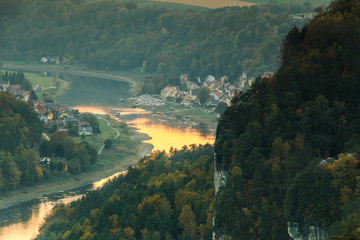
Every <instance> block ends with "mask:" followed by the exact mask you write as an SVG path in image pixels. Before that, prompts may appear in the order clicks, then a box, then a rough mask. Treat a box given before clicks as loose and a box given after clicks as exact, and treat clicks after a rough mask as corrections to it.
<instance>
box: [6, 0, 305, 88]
mask: <svg viewBox="0 0 360 240" xmlns="http://www.w3.org/2000/svg"><path fill="white" fill-rule="evenodd" d="M0 4H1V5H2V8H1V9H0V22H1V23H0V30H1V32H2V34H1V36H0V46H1V47H0V54H1V57H2V58H3V59H4V60H22V61H28V62H32V63H34V62H39V60H40V59H41V57H44V56H45V57H46V56H50V57H57V56H59V57H60V59H61V60H62V61H65V62H66V64H70V66H71V64H72V63H79V64H80V63H82V64H85V65H86V67H88V68H89V69H97V70H113V71H114V70H117V71H119V70H127V69H134V68H138V69H140V68H141V69H142V70H143V71H145V72H147V73H149V74H150V75H149V76H148V77H147V78H146V79H145V80H144V81H145V84H144V87H143V89H142V91H143V92H147V93H159V92H160V90H161V89H162V88H163V87H164V86H166V84H172V85H175V84H176V85H179V86H180V84H179V75H180V74H181V73H189V75H190V80H192V79H196V78H197V77H201V78H204V77H206V76H207V75H209V74H211V75H213V76H215V77H221V76H224V75H226V76H228V77H229V80H230V81H231V82H234V81H235V80H237V78H238V77H239V76H240V75H241V73H242V71H246V72H247V73H248V75H249V76H258V75H261V74H262V73H263V72H264V71H274V70H275V69H277V67H278V66H279V58H278V57H279V50H280V42H281V40H282V39H283V38H284V37H285V34H286V33H287V32H288V31H289V30H290V29H291V28H292V27H293V26H295V25H296V24H298V25H299V24H301V23H298V22H296V20H294V18H292V17H291V16H290V14H295V13H303V12H308V11H309V9H308V8H307V7H302V6H298V5H271V4H268V5H258V6H252V7H243V8H240V7H227V8H221V9H214V10H208V11H195V10H191V9H188V10H186V11H176V10H169V9H167V8H165V7H163V6H141V7H138V6H137V5H136V4H135V3H132V2H126V3H124V2H116V1H103V2H95V3H91V4H90V3H89V4H85V3H84V1H56V0H51V1H49V0H36V1H25V0H11V1H10V0H1V1H0ZM64 58H65V60H63V59H64Z"/></svg>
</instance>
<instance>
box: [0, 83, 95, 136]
mask: <svg viewBox="0 0 360 240" xmlns="http://www.w3.org/2000/svg"><path fill="white" fill-rule="evenodd" d="M50 88H56V87H55V86H53V87H50ZM0 90H1V91H5V92H8V93H10V94H12V95H13V96H15V98H17V99H20V100H24V101H26V102H28V103H29V104H30V105H32V106H33V107H34V110H35V111H36V113H37V114H38V117H39V119H40V120H41V121H42V122H43V123H44V131H45V133H46V134H52V133H54V132H56V131H61V132H67V133H68V135H70V136H74V137H76V136H82V135H83V136H92V135H93V126H91V125H90V123H89V122H88V121H82V120H80V119H81V114H80V113H79V111H78V110H74V109H71V108H68V107H65V106H62V105H61V104H58V103H55V102H52V101H50V102H47V101H45V100H44V99H43V98H38V97H37V96H36V94H35V91H37V90H40V91H41V92H43V91H46V90H48V89H45V88H42V87H40V86H39V85H37V86H34V87H31V89H29V90H27V89H24V87H23V86H22V84H11V83H7V84H2V85H0ZM34 95H35V96H34Z"/></svg>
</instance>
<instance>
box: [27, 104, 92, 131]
mask: <svg viewBox="0 0 360 240" xmlns="http://www.w3.org/2000/svg"><path fill="white" fill-rule="evenodd" d="M34 109H35V111H36V112H37V113H38V116H39V118H40V120H41V121H42V122H44V123H45V124H46V125H47V126H48V128H49V131H51V129H53V130H56V131H62V132H69V130H70V129H76V130H77V132H76V134H75V133H74V132H73V133H71V134H72V135H77V134H78V135H85V136H91V135H93V128H92V126H90V123H89V122H86V121H81V120H80V118H79V113H78V112H77V111H73V110H72V109H70V108H66V107H64V106H62V105H60V104H58V103H45V102H44V100H42V99H41V100H39V101H37V102H35V103H34Z"/></svg>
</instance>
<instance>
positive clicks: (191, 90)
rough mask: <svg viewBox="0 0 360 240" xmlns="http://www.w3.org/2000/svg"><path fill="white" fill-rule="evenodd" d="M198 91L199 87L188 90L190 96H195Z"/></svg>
mask: <svg viewBox="0 0 360 240" xmlns="http://www.w3.org/2000/svg"><path fill="white" fill-rule="evenodd" d="M199 91H200V87H197V88H192V89H190V95H191V96H197V94H198V93H199Z"/></svg>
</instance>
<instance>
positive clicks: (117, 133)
mask: <svg viewBox="0 0 360 240" xmlns="http://www.w3.org/2000/svg"><path fill="white" fill-rule="evenodd" d="M97 118H98V119H102V120H104V121H105V122H107V126H108V127H109V128H112V129H114V131H115V132H116V136H115V137H113V139H117V138H118V137H119V136H120V132H119V131H118V130H117V129H116V128H113V127H111V126H110V122H109V121H108V120H106V119H105V118H103V117H101V116H97ZM104 147H105V144H103V145H102V146H101V148H100V149H99V152H98V155H100V154H101V153H102V150H103V149H104Z"/></svg>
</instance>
